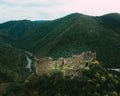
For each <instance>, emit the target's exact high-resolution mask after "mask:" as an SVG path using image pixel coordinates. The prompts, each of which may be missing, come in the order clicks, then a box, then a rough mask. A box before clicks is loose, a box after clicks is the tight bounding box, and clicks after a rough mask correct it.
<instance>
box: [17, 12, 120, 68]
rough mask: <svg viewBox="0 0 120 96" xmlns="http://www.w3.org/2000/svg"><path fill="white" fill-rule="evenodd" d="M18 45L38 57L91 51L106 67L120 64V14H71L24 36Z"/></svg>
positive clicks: (64, 55) (67, 55) (65, 55)
mask: <svg viewBox="0 0 120 96" xmlns="http://www.w3.org/2000/svg"><path fill="white" fill-rule="evenodd" d="M18 44H19V45H18ZM17 46H18V47H20V48H23V49H27V50H29V51H31V52H33V53H34V54H35V55H37V56H39V57H43V56H52V57H54V58H58V57H61V56H62V57H69V56H71V55H73V54H79V53H81V52H83V51H88V50H91V51H93V52H96V53H97V58H98V59H99V60H100V61H101V62H103V63H107V64H108V65H106V66H107V67H120V60H119V58H120V50H119V49H120V14H117V13H113V14H107V15H103V16H100V17H93V16H87V15H83V14H79V13H75V14H70V15H68V16H66V17H63V18H59V19H57V20H53V21H50V22H46V23H44V24H42V25H41V26H39V28H38V29H36V30H34V31H31V32H29V33H28V34H26V35H24V36H22V38H20V39H19V40H18V41H17Z"/></svg>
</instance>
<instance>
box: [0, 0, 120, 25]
mask: <svg viewBox="0 0 120 96" xmlns="http://www.w3.org/2000/svg"><path fill="white" fill-rule="evenodd" d="M76 12H77V13H82V14H86V15H92V16H100V15H103V14H107V13H120V0H0V23H1V22H6V21H10V20H22V19H28V20H53V19H57V18H60V17H63V16H66V15H68V14H71V13H76Z"/></svg>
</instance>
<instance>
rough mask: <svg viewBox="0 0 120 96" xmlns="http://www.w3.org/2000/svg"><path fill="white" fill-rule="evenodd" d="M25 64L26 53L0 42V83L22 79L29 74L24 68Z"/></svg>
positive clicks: (26, 62)
mask: <svg viewBox="0 0 120 96" xmlns="http://www.w3.org/2000/svg"><path fill="white" fill-rule="evenodd" d="M27 64H28V61H27V54H25V53H24V52H23V51H21V50H19V49H16V48H13V47H12V46H10V45H8V44H3V43H0V83H1V82H12V81H19V80H24V79H25V78H26V77H27V76H28V75H29V74H31V73H30V71H29V70H28V69H27V68H26V65H27Z"/></svg>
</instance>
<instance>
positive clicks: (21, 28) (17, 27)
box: [0, 20, 47, 43]
mask: <svg viewBox="0 0 120 96" xmlns="http://www.w3.org/2000/svg"><path fill="white" fill-rule="evenodd" d="M46 22H47V21H46ZM43 23H44V22H42V21H38V22H36V21H29V20H18V21H8V22H5V23H2V24H0V41H1V42H9V43H13V42H15V41H16V40H17V39H18V38H21V36H23V35H24V34H26V33H28V32H30V31H32V30H35V29H36V28H37V27H38V26H39V25H41V24H43Z"/></svg>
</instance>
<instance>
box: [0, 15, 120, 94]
mask: <svg viewBox="0 0 120 96" xmlns="http://www.w3.org/2000/svg"><path fill="white" fill-rule="evenodd" d="M119 89H120V14H118V13H110V14H106V15H103V16H88V15H85V14H80V13H73V14H70V15H67V16H65V17H62V18H58V19H55V20H51V21H47V20H45V21H42V20H40V21H39V20H37V21H30V20H18V21H17V20H16V21H8V22H5V23H1V24H0V92H1V93H2V95H1V93H0V96H119V95H120V90H119ZM13 94H14V95H13Z"/></svg>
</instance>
